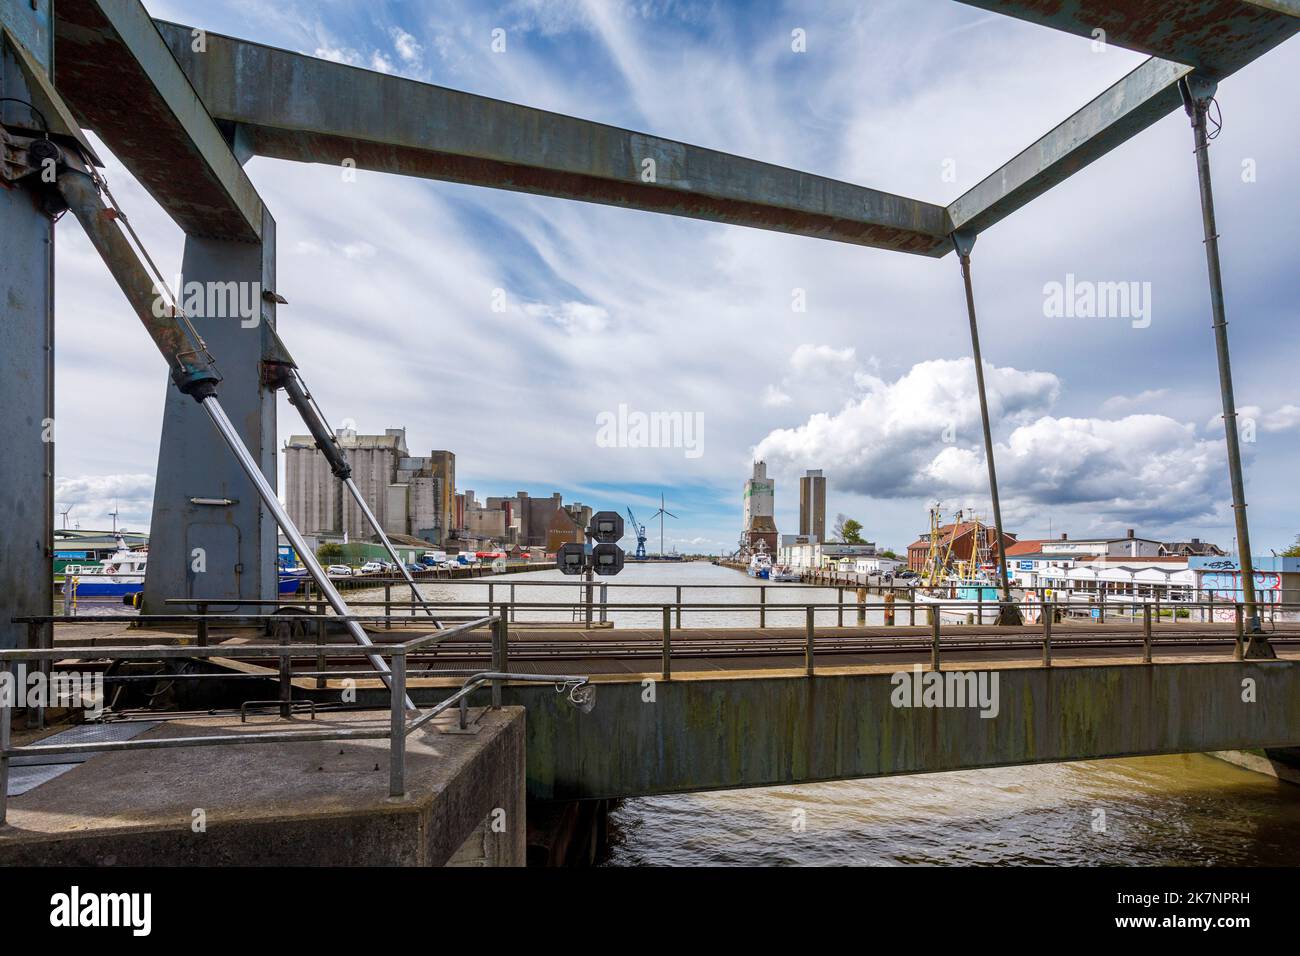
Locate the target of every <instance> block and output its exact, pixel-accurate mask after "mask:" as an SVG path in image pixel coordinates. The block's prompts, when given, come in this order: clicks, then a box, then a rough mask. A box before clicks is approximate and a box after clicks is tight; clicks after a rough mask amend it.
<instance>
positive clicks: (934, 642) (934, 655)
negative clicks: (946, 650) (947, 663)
mask: <svg viewBox="0 0 1300 956" xmlns="http://www.w3.org/2000/svg"><path fill="white" fill-rule="evenodd" d="M940 618H941V615H940V614H939V612H938V609H937V608H936V610H935V612H934V613H933V614H931V615H930V670H932V671H937V670H938V669H939V628H940V625H941V621H940Z"/></svg>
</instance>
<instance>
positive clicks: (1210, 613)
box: [1201, 591, 1214, 624]
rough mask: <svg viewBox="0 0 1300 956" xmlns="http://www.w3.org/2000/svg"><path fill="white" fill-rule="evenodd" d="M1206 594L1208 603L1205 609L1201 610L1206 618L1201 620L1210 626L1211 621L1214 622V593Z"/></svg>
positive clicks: (1207, 592) (1208, 592)
mask: <svg viewBox="0 0 1300 956" xmlns="http://www.w3.org/2000/svg"><path fill="white" fill-rule="evenodd" d="M1205 594H1206V598H1207V601H1208V603H1207V605H1206V606H1205V607H1204V608H1202V609H1201V614H1203V615H1204V617H1202V618H1201V620H1202V621H1204V622H1205V623H1206V624H1209V623H1210V622H1211V621H1213V620H1214V592H1213V591H1206V592H1205Z"/></svg>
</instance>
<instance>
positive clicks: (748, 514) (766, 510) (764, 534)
mask: <svg viewBox="0 0 1300 956" xmlns="http://www.w3.org/2000/svg"><path fill="white" fill-rule="evenodd" d="M775 515H776V482H775V481H773V480H772V479H771V478H769V477H767V463H766V462H762V461H756V462H754V474H753V476H752V477H751V478H750V479H749V480H748V481H746V482H745V516H744V524H743V525H742V527H743V529H744V531H743V533H742V536H741V544H742V547H744V548H745V549H747V550H751V551H752V550H756V549H757V548H758V546H759V543H760V542H761V543H762V545H763V548H764V549H765V550H766V551H767V552H768V553H769V554H775V553H776V547H777V537H778V536H777V531H776V517H775Z"/></svg>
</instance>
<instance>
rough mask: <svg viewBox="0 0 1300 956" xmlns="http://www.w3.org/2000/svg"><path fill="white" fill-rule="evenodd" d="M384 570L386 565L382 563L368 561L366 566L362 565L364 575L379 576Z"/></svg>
mask: <svg viewBox="0 0 1300 956" xmlns="http://www.w3.org/2000/svg"><path fill="white" fill-rule="evenodd" d="M383 570H384V564H383V562H382V561H367V562H366V563H365V564H363V565H361V573H362V574H379V573H381V572H382V571H383Z"/></svg>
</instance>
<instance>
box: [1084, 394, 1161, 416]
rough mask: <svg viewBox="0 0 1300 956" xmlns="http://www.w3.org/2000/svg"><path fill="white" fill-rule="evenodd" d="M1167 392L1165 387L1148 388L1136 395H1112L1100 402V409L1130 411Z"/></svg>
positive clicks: (1114, 411)
mask: <svg viewBox="0 0 1300 956" xmlns="http://www.w3.org/2000/svg"><path fill="white" fill-rule="evenodd" d="M1168 394H1169V389H1167V388H1148V389H1147V390H1146V391H1142V392H1138V393H1137V394H1136V395H1112V396H1111V397H1110V398H1108V399H1106V400H1105V401H1104V402H1102V403H1101V408H1102V411H1106V412H1112V413H1119V412H1126V411H1130V410H1132V409H1134V408H1137V407H1138V406H1140V405H1147V404H1149V403H1151V402H1153V401H1155V400H1156V399H1158V398H1164V397H1165V396H1166V395H1168Z"/></svg>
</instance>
